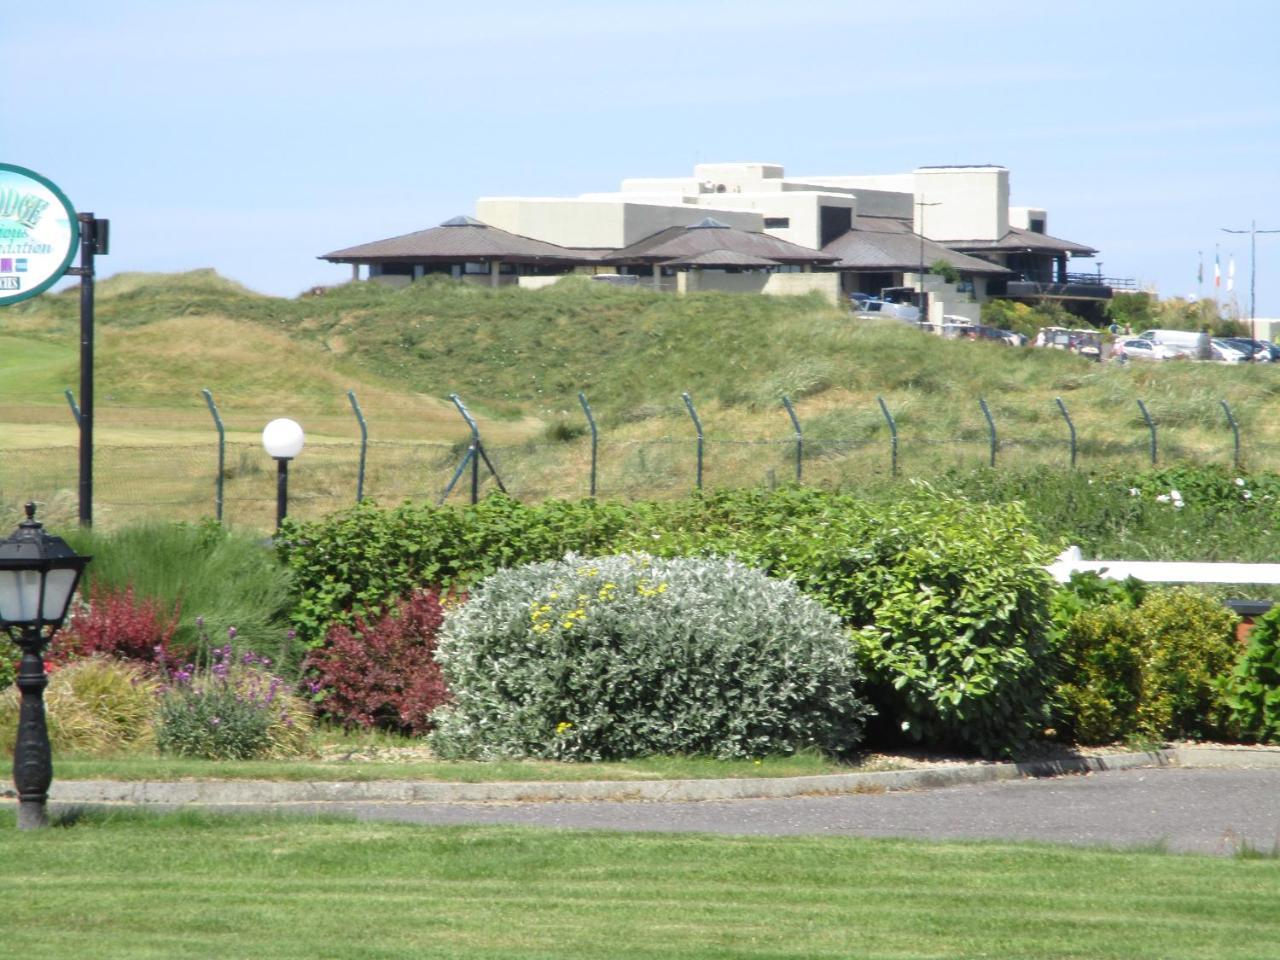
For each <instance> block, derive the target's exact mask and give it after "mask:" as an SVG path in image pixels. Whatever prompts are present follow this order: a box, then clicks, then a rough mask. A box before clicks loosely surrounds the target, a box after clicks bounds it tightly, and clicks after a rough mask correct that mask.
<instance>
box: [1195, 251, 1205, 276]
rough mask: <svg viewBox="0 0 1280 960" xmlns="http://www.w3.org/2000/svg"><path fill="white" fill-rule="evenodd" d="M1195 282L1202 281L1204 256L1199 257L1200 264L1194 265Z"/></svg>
mask: <svg viewBox="0 0 1280 960" xmlns="http://www.w3.org/2000/svg"><path fill="white" fill-rule="evenodd" d="M1196 283H1204V257H1203V256H1201V257H1200V265H1199V266H1198V267H1196Z"/></svg>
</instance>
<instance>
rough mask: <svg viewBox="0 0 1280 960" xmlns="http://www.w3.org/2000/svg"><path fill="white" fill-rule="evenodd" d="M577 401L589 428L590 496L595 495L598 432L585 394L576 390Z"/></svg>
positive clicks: (598, 446) (598, 444)
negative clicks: (580, 405)
mask: <svg viewBox="0 0 1280 960" xmlns="http://www.w3.org/2000/svg"><path fill="white" fill-rule="evenodd" d="M578 402H579V403H580V404H582V412H583V413H585V414H586V415H587V426H589V427H590V428H591V496H593V497H594V496H595V495H596V456H597V452H598V451H599V448H600V434H599V432H598V431H597V430H596V418H595V417H593V416H592V415H591V404H589V403H587V395H586V394H585V393H583V392H582V391H581V390H579V391H578Z"/></svg>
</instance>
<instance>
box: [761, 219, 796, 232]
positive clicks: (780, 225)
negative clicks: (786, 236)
mask: <svg viewBox="0 0 1280 960" xmlns="http://www.w3.org/2000/svg"><path fill="white" fill-rule="evenodd" d="M789 226H791V218H790V217H765V218H764V228H765V229H766V230H785V229H786V228H787V227H789Z"/></svg>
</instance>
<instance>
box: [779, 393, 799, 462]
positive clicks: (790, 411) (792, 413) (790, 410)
mask: <svg viewBox="0 0 1280 960" xmlns="http://www.w3.org/2000/svg"><path fill="white" fill-rule="evenodd" d="M782 405H783V406H784V407H786V408H787V416H789V417H790V418H791V425H792V426H793V427H795V428H796V483H800V482H801V479H800V478H801V474H802V473H803V472H804V431H803V430H801V429H800V419H799V417H797V416H796V408H795V407H793V406H792V405H791V398H790V397H787V396H783V398H782Z"/></svg>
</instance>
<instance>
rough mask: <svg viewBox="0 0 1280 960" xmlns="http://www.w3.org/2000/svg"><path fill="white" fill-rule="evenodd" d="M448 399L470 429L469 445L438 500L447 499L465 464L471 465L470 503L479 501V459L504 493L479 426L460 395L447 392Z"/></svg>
mask: <svg viewBox="0 0 1280 960" xmlns="http://www.w3.org/2000/svg"><path fill="white" fill-rule="evenodd" d="M449 399H450V400H452V401H453V405H454V406H455V407H457V408H458V413H460V414H462V419H463V420H465V421H466V422H467V426H468V427H469V428H470V429H471V445H470V446H468V447H467V455H466V456H465V457H463V458H462V462H461V463H460V464H458V469H457V471H456V472H455V473H454V475H453V479H451V480H450V481H449V485H448V486H447V487H445V488H444V493H442V494H440V502H441V503H444V502H445V501H446V500H448V499H449V494H450V493H452V492H453V487H454V484H456V483H457V482H458V478H459V477H461V476H462V472H463V471H464V470H466V469H467V464H470V465H471V502H472V504H476V503H479V502H480V461H481V460H482V459H483V460H484V463H485V466H487V467H488V468H489V472H490V473H491V474H493V479H494V481H495V482H496V483H497V484H498V489H499V490H501V491H502V492H503V493H506V492H507V488H506V487H505V486H503V485H502V478H501V477H500V476H498V471H497V470H495V469H494V466H493V461H492V460H490V459H489V454H487V453H485V450H484V443H483V442H482V441H481V439H480V427H479V426H477V425H476V422H475V420H474V419H473V418H472V416H471V414H470V413H469V412H468V411H467V408H466V406H465V405H464V404H463V402H462V398H461V397H459V396H458V395H457V394H456V393H451V394H449Z"/></svg>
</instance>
